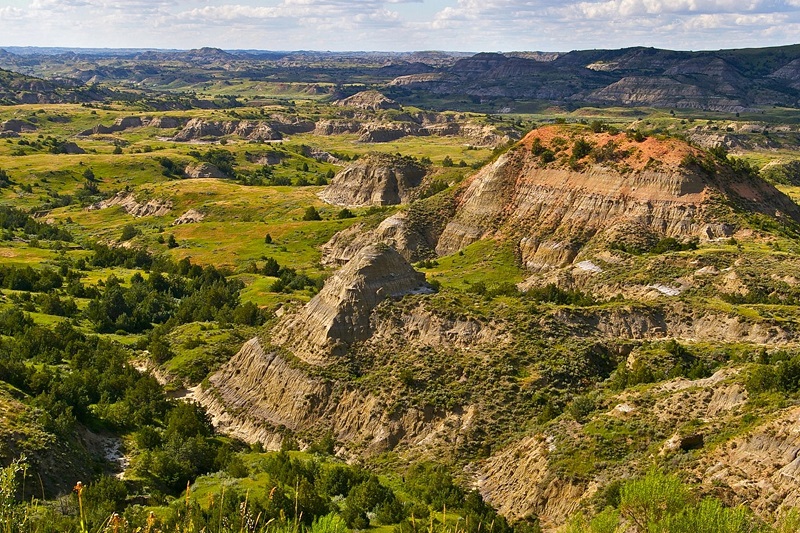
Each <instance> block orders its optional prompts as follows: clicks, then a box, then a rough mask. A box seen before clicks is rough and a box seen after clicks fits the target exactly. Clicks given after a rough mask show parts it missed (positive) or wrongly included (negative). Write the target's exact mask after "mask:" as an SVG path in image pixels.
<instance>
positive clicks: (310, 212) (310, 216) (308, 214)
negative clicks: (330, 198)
mask: <svg viewBox="0 0 800 533" xmlns="http://www.w3.org/2000/svg"><path fill="white" fill-rule="evenodd" d="M303 220H307V221H308V220H322V216H321V215H320V214H319V211H317V208H316V207H314V206H313V205H312V206H309V207H307V208H306V211H305V213H303Z"/></svg>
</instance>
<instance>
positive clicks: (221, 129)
mask: <svg viewBox="0 0 800 533" xmlns="http://www.w3.org/2000/svg"><path fill="white" fill-rule="evenodd" d="M225 135H236V136H238V137H242V138H243V139H249V140H251V141H274V140H279V139H282V138H283V136H282V135H281V134H280V132H278V131H276V130H275V129H273V128H272V126H271V125H270V124H269V123H267V122H255V121H250V120H243V121H236V120H234V121H211V120H204V119H200V118H195V119H192V120H190V121H189V122H188V123H187V124H186V126H184V127H183V129H182V130H181V131H179V132H178V133H177V134H176V135H175V137H173V140H175V141H179V142H186V141H191V140H198V139H205V138H217V137H222V136H225Z"/></svg>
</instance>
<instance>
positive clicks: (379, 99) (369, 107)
mask: <svg viewBox="0 0 800 533" xmlns="http://www.w3.org/2000/svg"><path fill="white" fill-rule="evenodd" d="M336 104H337V105H340V106H343V107H354V108H356V109H362V110H366V111H380V110H382V109H400V108H401V106H400V104H398V103H397V102H395V101H394V100H392V99H391V98H387V97H386V96H384V95H383V94H381V93H380V92H378V91H374V90H373V91H361V92H360V93H356V94H354V95H353V96H348V97H347V98H344V99H343V100H339V101H338V102H336Z"/></svg>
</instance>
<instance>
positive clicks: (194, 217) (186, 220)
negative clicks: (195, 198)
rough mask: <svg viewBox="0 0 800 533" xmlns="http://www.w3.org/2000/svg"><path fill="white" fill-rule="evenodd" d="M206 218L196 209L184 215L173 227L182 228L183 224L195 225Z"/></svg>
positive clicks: (175, 221) (177, 219)
mask: <svg viewBox="0 0 800 533" xmlns="http://www.w3.org/2000/svg"><path fill="white" fill-rule="evenodd" d="M204 218H206V216H205V215H204V214H203V213H201V212H200V211H197V210H196V209H189V210H188V211H186V212H185V213H184V214H182V215H181V216H179V217H178V218H176V219H175V220H174V221H173V222H172V225H173V226H180V225H181V224H194V223H196V222H200V221H202V220H203V219H204Z"/></svg>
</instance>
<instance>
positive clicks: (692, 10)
mask: <svg viewBox="0 0 800 533" xmlns="http://www.w3.org/2000/svg"><path fill="white" fill-rule="evenodd" d="M0 3H2V0H0ZM798 25H800V0H15V2H14V6H6V7H0V46H3V45H12V44H14V45H35V44H39V45H44V44H47V45H66V46H137V47H178V48H195V47H198V46H219V47H222V48H229V49H230V48H264V49H283V50H286V49H323V50H327V49H334V50H336V49H338V50H356V49H395V50H419V49H447V50H468V51H469V50H471V51H478V50H562V51H563V50H570V49H577V48H619V47H624V46H632V45H644V46H657V47H662V48H694V49H697V48H715V47H716V48H731V47H737V46H768V45H776V44H788V43H793V42H797V41H798V38H797V35H798V33H797V32H796V29H797V27H798ZM90 29H91V31H89V30H90Z"/></svg>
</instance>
